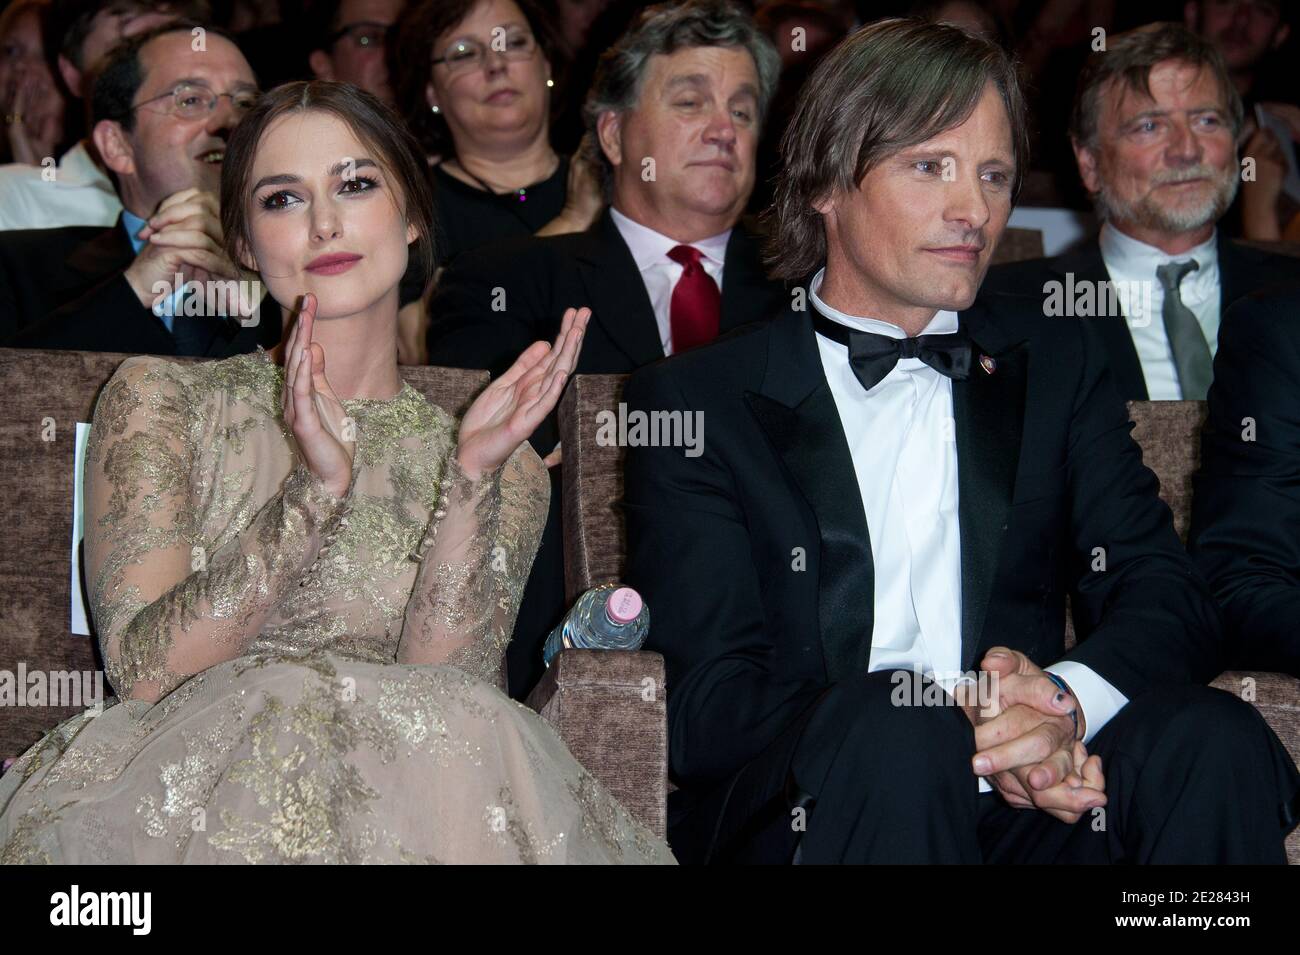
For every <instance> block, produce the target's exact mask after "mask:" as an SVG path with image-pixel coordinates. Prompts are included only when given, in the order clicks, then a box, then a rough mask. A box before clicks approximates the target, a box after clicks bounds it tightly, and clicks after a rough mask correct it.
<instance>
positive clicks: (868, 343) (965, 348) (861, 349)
mask: <svg viewBox="0 0 1300 955" xmlns="http://www.w3.org/2000/svg"><path fill="white" fill-rule="evenodd" d="M813 328H814V329H815V330H816V331H817V332H818V333H820V334H822V335H825V336H826V337H827V338H829V339H832V340H833V341H837V342H839V343H840V344H841V345H848V346H849V364H850V365H852V366H853V374H854V375H855V376H857V379H858V381H860V382H861V383H862V387H863V388H865V389H867V390H868V391H870V390H871V389H872V388H874V387H876V385H878V384H880V382H881V381H883V380H884V378H885V376H886V375H888V374H889V373H890V372H891V371H893V370H894V366H895V365H897V364H898V359H900V358H919V359H921V361H923V362H925V363H926V364H927V365H929V366H930V367H931V368H933V369H934V370H935V371H937V372H938V373H939V374H941V375H947V376H948V377H949V378H953V379H956V380H958V381H961V380H963V379H966V378H969V377H970V360H971V343H970V338H969V337H968V336H967V335H966V332H965V330H964V329H958V330H957V331H956V332H952V333H950V334H947V335H921V336H919V337H917V338H890V337H889V336H888V335H877V334H876V333H875V332H860V331H858V330H857V329H854V328H849V327H848V326H846V325H841V324H840V323H839V322H833V321H831V320H830V319H829V318H827V317H826V316H825V315H822V314H821V313H820V312H817V311H814V312H813Z"/></svg>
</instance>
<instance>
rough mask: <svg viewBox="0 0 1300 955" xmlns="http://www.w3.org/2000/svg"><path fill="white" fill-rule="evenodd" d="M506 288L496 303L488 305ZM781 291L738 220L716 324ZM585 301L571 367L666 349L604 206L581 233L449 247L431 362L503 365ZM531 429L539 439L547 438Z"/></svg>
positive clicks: (615, 369) (615, 363)
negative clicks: (586, 313) (452, 253)
mask: <svg viewBox="0 0 1300 955" xmlns="http://www.w3.org/2000/svg"><path fill="white" fill-rule="evenodd" d="M497 289H502V290H504V302H503V303H502V304H503V305H504V308H502V309H501V310H499V311H494V310H493V302H494V300H495V296H496V295H497V292H496V291H495V290H497ZM785 298H787V296H786V295H785V292H784V291H783V290H782V287H781V285H779V284H778V283H775V282H772V281H770V280H769V279H768V278H767V277H766V276H765V275H764V273H763V267H762V264H761V261H760V258H759V249H758V239H757V238H756V237H755V236H754V235H753V234H752V233H751V232H749V231H747V230H746V229H745V228H743V227H742V226H740V225H737V226H736V228H735V229H733V230H732V232H731V239H730V241H729V242H728V243H727V253H726V261H725V263H724V264H723V273H722V315H721V319H720V323H719V324H720V330H721V332H724V333H725V332H726V331H728V330H730V329H732V328H735V327H737V326H739V325H743V324H745V323H746V322H753V321H757V320H759V319H761V318H764V317H766V316H768V315H770V314H771V313H772V312H773V310H774V309H776V308H778V307H779V304H780V302H781V301H783V300H784V299H785ZM583 305H586V306H589V307H590V308H591V313H592V314H591V321H590V323H589V324H588V326H587V334H586V336H585V337H584V338H583V342H582V352H581V353H580V354H579V356H578V367H577V368H576V369H575V370H574V374H580V375H617V374H626V373H628V372H631V371H634V370H636V369H637V368H640V367H641V366H642V365H648V364H649V363H650V362H652V361H655V360H656V359H659V358H663V357H664V351H663V346H662V345H661V344H660V341H659V326H658V324H657V323H656V322H655V316H654V309H653V308H652V307H651V305H650V296H649V293H647V292H646V289H645V284H644V283H643V282H642V281H641V274H640V272H639V271H638V270H637V267H636V262H635V261H634V260H633V258H632V252H631V250H629V249H628V247H627V243H626V242H624V241H623V236H622V234H621V233H620V232H619V231H618V227H617V226H616V225H615V224H614V220H613V218H612V217H611V216H610V214H609V211H608V210H606V211H605V212H604V213H603V214H602V215H601V217H600V219H598V220H597V221H596V223H595V224H594V225H593V226H592V227H591V229H590V230H588V231H587V232H575V233H572V234H569V235H558V236H551V237H548V238H544V239H536V238H531V237H530V238H525V239H516V240H510V241H506V242H501V243H496V244H493V245H491V246H488V247H485V248H483V249H477V250H474V251H472V252H467V253H465V254H463V255H460V256H457V257H456V259H455V261H454V262H453V263H452V264H451V266H450V267H449V268H448V269H447V271H446V272H445V273H444V274H443V276H442V278H441V279H440V280H439V282H438V288H437V290H436V291H435V292H434V295H433V300H432V302H431V304H430V308H429V312H430V315H431V321H430V328H429V364H431V365H448V366H450V367H453V368H486V369H488V371H490V372H491V373H492V376H493V377H496V376H497V375H499V374H501V373H502V372H503V371H505V370H506V369H507V368H509V367H510V365H511V364H513V363H514V361H515V359H516V358H518V357H519V354H520V352H522V351H523V350H524V349H525V348H527V347H528V346H529V345H531V344H532V343H533V342H535V341H538V340H544V341H549V342H554V341H555V336H556V335H558V334H559V331H560V321H561V319H563V317H564V310H565V309H566V308H569V307H570V306H572V307H575V308H580V307H582V306H583ZM553 433H554V430H553V424H552V425H551V427H550V428H547V427H544V428H542V429H539V438H538V442H539V443H538V447H539V450H541V445H542V444H543V443H545V441H544V440H543V438H545V439H546V440H550V444H549V445H547V446H546V448H545V450H546V451H550V449H551V448H552V447H554V445H555V441H554V440H553V439H552V434H553Z"/></svg>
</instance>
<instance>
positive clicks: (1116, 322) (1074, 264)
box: [1054, 237, 1160, 401]
mask: <svg viewBox="0 0 1300 955" xmlns="http://www.w3.org/2000/svg"><path fill="white" fill-rule="evenodd" d="M1054 268H1055V271H1056V272H1057V274H1058V275H1059V276H1060V278H1059V281H1061V282H1062V283H1064V282H1066V281H1067V279H1066V276H1067V275H1068V274H1070V273H1073V275H1074V283H1075V285H1076V286H1077V285H1079V283H1081V282H1091V283H1093V287H1094V289H1100V288H1101V284H1100V283H1102V282H1109V281H1110V273H1109V272H1108V271H1106V262H1105V260H1104V259H1102V257H1101V246H1100V245H1099V244H1098V243H1097V239H1096V238H1095V237H1094V238H1092V239H1090V240H1089V241H1088V242H1087V243H1086V244H1084V245H1083V246H1082V247H1081V248H1080V249H1078V250H1077V251H1074V252H1067V253H1066V254H1065V255H1062V256H1060V257H1059V258H1058V259H1057V260H1056V264H1055V266H1054ZM1151 280H1152V281H1153V282H1154V281H1155V276H1154V275H1153V276H1151ZM1067 288H1068V286H1067ZM1151 320H1152V321H1159V320H1160V317H1159V316H1152V318H1151ZM1093 327H1094V328H1095V329H1096V330H1097V332H1098V334H1099V335H1100V336H1101V340H1102V344H1103V346H1104V347H1105V349H1106V357H1107V360H1108V361H1109V362H1110V371H1111V374H1112V375H1114V377H1115V385H1116V387H1117V389H1118V390H1119V392H1120V394H1121V395H1122V396H1123V397H1124V398H1126V399H1130V400H1133V401H1146V400H1147V397H1148V394H1149V393H1148V392H1147V380H1146V376H1145V375H1143V374H1142V362H1141V361H1139V360H1138V353H1137V346H1136V345H1134V344H1133V333H1132V332H1131V331H1130V330H1129V327H1128V318H1127V316H1124V315H1115V316H1105V317H1102V318H1098V319H1096V320H1095V321H1094V322H1093Z"/></svg>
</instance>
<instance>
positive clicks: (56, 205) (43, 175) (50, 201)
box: [0, 0, 208, 230]
mask: <svg viewBox="0 0 1300 955" xmlns="http://www.w3.org/2000/svg"><path fill="white" fill-rule="evenodd" d="M207 9H208V7H207V4H206V3H204V2H202V0H168V2H154V0H54V3H53V5H52V7H51V10H50V18H49V28H50V42H49V43H48V44H47V46H51V47H53V48H55V49H57V50H58V55H57V64H58V73H59V76H60V78H61V79H62V81H63V84H64V87H65V89H66V91H67V93H68V94H69V96H71V97H72V100H71V101H70V104H69V107H68V108H69V111H70V112H73V113H75V112H76V111H77V110H79V109H83V108H84V106H83V104H82V103H81V101H82V100H85V99H86V98H88V97H89V95H90V76H91V74H92V71H93V70H94V68H95V66H96V64H98V63H99V61H100V60H101V59H103V57H104V56H105V55H106V54H107V53H108V52H109V51H110V50H112V48H113V47H114V46H115V45H116V44H118V43H120V42H121V41H122V40H123V39H126V38H128V37H132V36H136V35H138V34H140V33H143V32H145V31H146V30H150V29H152V28H154V27H156V26H159V25H160V24H163V23H166V22H168V21H169V20H172V19H174V18H176V17H178V16H183V17H187V18H190V19H194V20H196V21H198V22H207V21H206V20H205V16H206V12H207ZM0 197H2V198H0V230H6V229H52V228H55V227H58V226H70V225H84V226H91V225H98V226H107V225H111V224H112V223H113V222H115V221H116V220H117V217H118V214H119V213H120V212H121V211H122V206H121V203H120V202H119V201H118V198H117V193H116V190H115V189H114V188H113V183H112V181H111V180H110V179H109V176H108V172H107V171H106V170H105V168H104V166H103V165H102V163H101V162H100V161H99V157H98V156H96V155H95V153H94V147H93V145H92V144H91V143H90V142H89V141H88V140H86V139H81V138H80V134H78V141H77V142H76V144H75V145H73V146H72V148H71V149H69V150H68V151H67V152H66V153H64V154H63V156H61V157H60V158H59V161H58V165H57V166H56V167H55V168H54V169H53V170H50V169H46V168H44V167H36V166H30V165H27V164H26V163H21V162H16V163H11V164H10V165H7V166H3V167H0Z"/></svg>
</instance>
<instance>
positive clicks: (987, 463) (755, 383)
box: [624, 297, 1220, 790]
mask: <svg viewBox="0 0 1300 955" xmlns="http://www.w3.org/2000/svg"><path fill="white" fill-rule="evenodd" d="M960 320H961V322H962V323H963V325H964V326H965V327H966V328H968V329H969V331H970V333H971V336H972V338H973V340H974V342H975V343H976V350H977V354H984V355H988V356H991V357H992V358H993V359H994V360H995V361H996V367H995V368H994V370H993V372H992V373H991V374H990V373H988V372H986V371H985V370H983V369H982V368H981V367H980V365H979V363H976V364H975V365H974V367H973V370H972V373H971V377H970V378H969V379H968V380H966V381H957V382H954V383H953V389H952V391H953V418H954V421H955V428H956V442H957V458H958V462H959V468H958V470H959V477H958V481H959V485H958V488H959V521H960V531H961V534H960V537H961V578H962V585H961V586H962V591H961V593H962V625H961V658H962V668H963V669H964V670H971V669H973V668H974V667H975V666H976V665H977V664H978V661H979V660H980V658H981V657H982V655H983V653H984V652H985V651H986V650H987V649H988V648H989V647H991V646H994V645H997V644H1003V645H1006V646H1010V647H1012V648H1013V649H1017V650H1020V651H1023V652H1024V653H1025V654H1027V655H1028V656H1029V657H1030V658H1031V659H1033V660H1034V661H1036V662H1037V663H1038V664H1040V665H1042V666H1047V665H1050V664H1052V663H1055V662H1057V661H1059V660H1062V659H1065V660H1073V661H1077V662H1079V663H1082V664H1085V665H1087V666H1088V667H1090V668H1091V669H1092V670H1093V671H1095V672H1096V673H1097V674H1098V675H1100V676H1101V677H1103V678H1105V679H1106V680H1108V681H1110V683H1111V684H1113V685H1114V686H1115V687H1116V688H1117V689H1118V690H1119V691H1120V692H1122V693H1124V694H1125V695H1126V696H1128V697H1129V698H1130V699H1132V698H1133V697H1135V696H1137V695H1139V694H1141V693H1142V692H1143V691H1145V690H1147V689H1148V688H1151V687H1153V686H1156V685H1158V684H1179V683H1187V682H1202V681H1208V680H1209V679H1211V678H1212V677H1213V676H1214V675H1215V674H1216V673H1217V672H1218V669H1217V667H1218V663H1219V652H1220V622H1219V619H1218V614H1217V610H1216V608H1215V606H1214V603H1213V600H1212V598H1211V596H1210V594H1209V589H1208V587H1207V586H1206V584H1205V583H1204V581H1203V580H1202V579H1201V577H1200V576H1199V574H1197V573H1196V571H1195V570H1194V568H1193V566H1192V563H1191V560H1190V559H1189V558H1188V556H1187V554H1186V552H1185V551H1184V550H1183V547H1182V545H1181V543H1180V542H1179V540H1178V537H1177V535H1176V534H1175V532H1174V529H1173V524H1172V520H1171V516H1170V513H1169V509H1168V508H1167V507H1166V506H1165V505H1164V503H1163V502H1161V500H1160V499H1159V497H1158V496H1157V487H1158V485H1157V481H1156V478H1155V476H1154V475H1153V474H1152V473H1151V472H1150V471H1149V470H1148V469H1147V468H1146V467H1144V466H1143V464H1142V458H1141V452H1140V450H1139V448H1138V445H1137V444H1136V443H1135V442H1134V441H1133V439H1132V438H1131V436H1130V434H1129V432H1130V430H1131V427H1132V426H1131V424H1130V422H1129V420H1128V416H1127V414H1126V413H1125V409H1124V406H1123V404H1122V403H1121V402H1120V400H1119V397H1118V396H1117V395H1116V394H1115V391H1114V387H1113V385H1112V383H1111V381H1110V376H1109V372H1108V370H1107V364H1106V360H1105V353H1104V351H1103V349H1102V345H1101V343H1100V341H1098V339H1097V336H1096V333H1095V331H1093V330H1092V329H1091V328H1090V327H1089V326H1087V325H1086V324H1084V323H1080V322H1044V321H1042V318H1041V315H1039V314H1038V313H1037V312H1036V311H1035V310H1032V309H1031V310H1025V309H1024V308H1023V305H1022V304H1021V303H1019V302H1018V300H1012V301H1006V300H1003V297H996V298H995V300H994V301H992V302H990V303H983V302H977V303H976V305H975V306H974V307H972V308H971V309H970V310H968V311H966V312H963V313H961V315H960ZM624 401H625V402H626V404H627V413H628V414H629V415H631V414H633V413H634V412H637V411H643V412H651V411H682V412H702V414H703V422H704V440H703V453H702V454H701V455H700V456H698V457H686V456H685V454H684V453H683V450H682V449H681V448H675V447H662V446H661V447H629V448H628V451H627V461H626V489H625V507H626V517H627V533H628V548H629V551H628V570H627V582H628V583H629V584H630V585H631V586H633V587H635V588H637V589H638V590H639V591H640V592H641V593H642V594H644V595H645V598H646V603H647V605H648V606H649V607H650V614H651V617H650V619H651V630H650V637H649V640H648V642H647V644H646V646H647V648H648V649H651V650H657V651H659V652H660V653H662V654H663V655H664V657H665V660H666V665H667V680H668V723H669V743H668V756H669V761H670V771H671V774H672V777H673V779H674V780H675V781H676V782H677V783H678V784H679V785H680V786H682V787H683V788H684V789H686V790H691V789H703V788H708V787H711V786H713V785H717V784H719V783H721V782H723V781H725V780H726V779H727V778H728V777H729V776H730V775H732V774H734V773H735V772H736V771H737V770H738V769H739V768H741V767H742V766H743V765H744V764H745V763H746V762H747V761H749V760H751V759H752V758H753V757H754V756H756V755H757V754H759V753H760V751H762V750H763V749H764V748H765V747H766V746H767V745H768V744H770V743H772V742H773V741H774V740H775V739H776V737H778V736H779V735H780V734H781V732H782V730H783V729H784V728H786V727H788V726H790V725H791V724H792V723H793V722H794V721H795V720H796V718H797V717H798V716H800V715H801V714H802V713H803V712H804V711H805V710H806V709H807V708H808V707H810V706H811V705H812V704H813V703H815V702H816V700H817V698H818V697H819V695H820V694H821V693H822V692H823V691H824V690H825V689H826V688H827V687H828V686H829V685H830V684H832V683H834V682H835V681H837V680H839V679H841V678H844V677H846V676H850V675H853V674H860V673H865V672H866V668H867V664H868V661H869V657H870V650H871V635H872V628H873V619H872V618H873V594H874V585H875V575H876V571H875V568H874V567H873V564H872V554H871V544H870V533H869V529H868V527H867V523H866V518H865V516H864V512H863V507H862V502H861V496H860V494H859V490H858V483H857V478H856V476H855V472H854V468H853V462H852V458H851V457H850V453H849V445H848V442H847V440H846V438H845V434H844V429H843V427H842V425H841V421H840V417H839V414H838V412H837V410H836V406H835V402H834V399H833V397H832V395H831V392H830V389H829V386H828V384H827V382H826V375H825V372H824V370H823V368H822V364H821V360H820V358H819V356H818V350H817V345H816V341H815V338H814V333H813V331H812V320H811V316H810V314H809V313H808V312H796V311H787V312H786V313H785V314H783V315H782V316H781V317H779V318H777V319H776V320H774V321H772V322H769V323H764V324H761V325H758V326H756V327H753V328H752V329H743V330H741V332H738V333H737V334H735V335H733V336H731V337H729V338H727V339H725V340H721V341H718V342H715V343H713V344H712V345H710V346H707V347H705V348H701V349H698V350H696V351H693V352H688V353H686V354H683V355H681V356H676V357H673V358H669V359H667V360H665V361H662V362H658V363H656V364H654V365H651V366H650V367H648V368H645V369H642V370H641V371H639V372H637V373H635V374H634V375H633V376H632V377H631V379H630V380H629V382H628V384H627V387H626V389H625V390H624ZM1098 547H1101V548H1104V549H1105V569H1104V570H1097V571H1094V570H1093V569H1092V566H1093V563H1094V548H1098ZM795 548H803V550H804V553H805V554H806V561H807V563H806V569H804V570H803V571H802V572H794V571H793V570H792V560H793V559H794V555H795V550H794V549H795ZM1067 594H1069V595H1070V597H1071V599H1072V601H1073V612H1074V620H1075V627H1076V629H1077V632H1078V637H1079V642H1078V644H1077V646H1075V647H1074V648H1073V649H1071V650H1070V651H1069V652H1068V653H1067V652H1066V651H1065V647H1064V604H1065V598H1066V595H1067Z"/></svg>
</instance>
